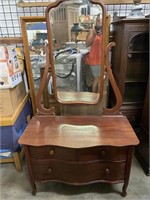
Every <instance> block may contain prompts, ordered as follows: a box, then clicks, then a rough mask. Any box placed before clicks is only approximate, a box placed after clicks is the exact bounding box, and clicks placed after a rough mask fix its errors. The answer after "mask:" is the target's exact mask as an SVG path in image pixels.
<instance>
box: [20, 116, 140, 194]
mask: <svg viewBox="0 0 150 200" xmlns="http://www.w3.org/2000/svg"><path fill="white" fill-rule="evenodd" d="M19 143H20V144H22V145H24V147H25V155H26V159H27V163H28V171H29V176H30V182H31V186H32V194H33V195H35V194H36V185H35V183H36V182H43V181H44V182H45V181H58V182H63V183H67V184H72V185H84V184H91V183H96V182H108V183H124V184H123V189H122V196H126V189H127V186H128V182H129V175H130V168H131V161H132V151H133V147H134V146H135V145H137V144H138V139H137V137H136V135H135V133H134V131H133V129H132V127H131V125H130V124H129V122H128V120H127V118H126V117H123V116H117V115H116V116H115V115H114V116H102V117H97V116H69V117H65V116H40V115H39V116H38V115H37V116H34V117H33V118H32V119H31V121H30V124H29V125H28V127H27V128H26V130H25V132H24V134H23V135H22V136H21V138H20V139H19ZM60 166H61V167H60Z"/></svg>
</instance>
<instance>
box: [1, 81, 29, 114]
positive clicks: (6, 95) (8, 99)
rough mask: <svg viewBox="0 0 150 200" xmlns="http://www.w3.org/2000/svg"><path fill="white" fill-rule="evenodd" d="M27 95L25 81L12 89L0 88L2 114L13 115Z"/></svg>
mask: <svg viewBox="0 0 150 200" xmlns="http://www.w3.org/2000/svg"><path fill="white" fill-rule="evenodd" d="M25 95H26V90H25V85H24V81H22V82H21V83H19V84H18V85H17V86H15V87H14V88H11V89H5V90H4V89H0V116H1V117H8V116H12V115H13V114H14V112H15V111H16V109H17V108H18V106H19V105H20V103H21V101H22V100H23V98H24V97H25Z"/></svg>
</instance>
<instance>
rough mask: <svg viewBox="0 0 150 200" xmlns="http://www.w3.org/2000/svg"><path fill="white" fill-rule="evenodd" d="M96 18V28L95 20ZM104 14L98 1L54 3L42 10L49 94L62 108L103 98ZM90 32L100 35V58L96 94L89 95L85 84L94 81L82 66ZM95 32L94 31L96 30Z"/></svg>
mask: <svg viewBox="0 0 150 200" xmlns="http://www.w3.org/2000/svg"><path fill="white" fill-rule="evenodd" d="M98 16H99V26H96V20H97V17H98ZM105 20H106V11H105V7H104V6H103V2H102V1H99V0H91V1H89V0H71V1H68V0H58V1H56V2H54V3H51V4H50V5H49V6H48V7H47V9H46V22H47V31H48V43H49V45H48V46H49V59H50V66H51V70H52V78H53V92H54V95H55V98H56V100H57V101H58V102H60V103H62V104H72V103H73V104H96V103H98V102H100V101H101V99H102V97H103V81H104V49H105V41H104V38H105V36H104V35H105V29H106V25H105V24H106V23H105ZM90 29H95V31H99V32H100V34H101V38H102V40H101V47H100V48H99V49H100V50H99V52H98V56H99V57H100V56H101V61H100V65H99V66H98V67H99V68H100V69H99V70H98V74H99V75H98V86H99V89H98V90H97V91H94V92H93V91H92V89H91V88H90V87H88V86H87V82H88V83H89V82H91V85H92V81H93V80H94V78H93V77H92V75H91V74H92V72H91V71H90V72H89V75H90V76H89V79H88V80H87V75H86V73H87V70H88V69H89V70H90V66H88V65H87V64H86V62H85V59H86V56H87V54H88V53H89V51H90V46H88V47H87V45H86V37H87V34H88V32H89V31H90ZM96 29H97V30H96Z"/></svg>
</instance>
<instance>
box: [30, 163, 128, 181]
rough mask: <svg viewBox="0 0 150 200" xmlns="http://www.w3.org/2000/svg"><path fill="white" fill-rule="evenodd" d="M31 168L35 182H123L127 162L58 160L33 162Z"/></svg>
mask: <svg viewBox="0 0 150 200" xmlns="http://www.w3.org/2000/svg"><path fill="white" fill-rule="evenodd" d="M31 166H32V174H33V178H34V179H35V181H36V180H37V181H46V180H55V181H62V182H66V183H72V184H84V183H87V182H94V181H98V180H103V181H110V182H116V181H121V180H123V179H124V172H125V162H101V161H96V162H92V163H67V162H61V161H56V160H43V161H37V160H34V161H33V160H32V161H31Z"/></svg>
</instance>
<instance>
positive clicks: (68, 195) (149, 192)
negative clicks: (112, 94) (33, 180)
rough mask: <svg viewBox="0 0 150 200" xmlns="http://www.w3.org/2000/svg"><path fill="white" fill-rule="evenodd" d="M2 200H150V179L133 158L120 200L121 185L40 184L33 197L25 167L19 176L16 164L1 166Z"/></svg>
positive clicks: (0, 197)
mask: <svg viewBox="0 0 150 200" xmlns="http://www.w3.org/2000/svg"><path fill="white" fill-rule="evenodd" d="M0 184H1V185H0V188H1V196H0V200H9V199H10V200H35V199H36V200H42V199H44V200H47V199H49V200H54V199H55V200H104V199H105V200H106V199H115V200H117V199H119V200H120V199H125V200H138V199H139V200H147V199H150V178H149V177H147V176H146V175H145V174H144V172H143V170H142V169H141V167H140V165H139V163H138V161H137V160H136V159H135V158H133V163H132V170H131V176H130V182H129V186H128V189H127V193H128V194H127V196H126V197H125V198H124V197H121V196H120V192H121V189H122V184H113V185H110V184H102V183H98V184H93V185H88V186H69V185H65V184H60V183H42V184H39V183H38V184H37V191H38V192H37V194H36V196H32V194H31V187H30V183H29V181H28V176H27V171H26V163H25V160H24V161H23V171H22V172H21V173H19V172H17V171H16V170H15V168H14V165H13V163H7V164H2V165H1V181H0Z"/></svg>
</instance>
